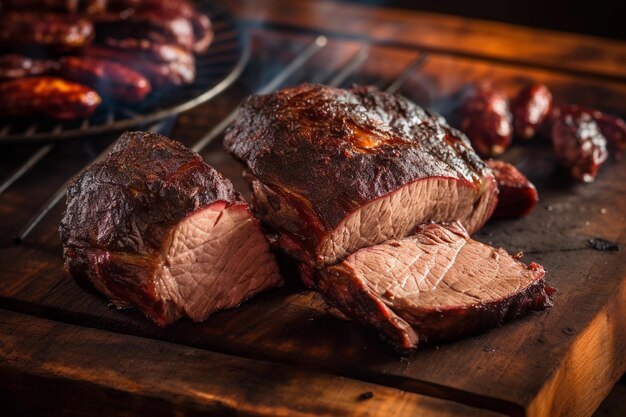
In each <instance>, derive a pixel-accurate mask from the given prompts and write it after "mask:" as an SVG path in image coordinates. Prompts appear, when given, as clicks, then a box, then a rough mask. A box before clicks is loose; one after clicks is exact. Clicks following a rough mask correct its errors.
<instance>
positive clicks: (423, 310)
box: [318, 223, 554, 349]
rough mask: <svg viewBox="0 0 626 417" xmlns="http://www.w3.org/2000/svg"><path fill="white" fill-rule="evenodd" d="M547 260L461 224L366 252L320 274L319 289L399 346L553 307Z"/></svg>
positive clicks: (431, 228) (432, 228) (422, 230)
mask: <svg viewBox="0 0 626 417" xmlns="http://www.w3.org/2000/svg"><path fill="white" fill-rule="evenodd" d="M544 274H545V271H544V269H543V267H542V266H541V265H538V264H535V263H531V264H530V265H529V266H526V265H524V264H523V263H522V262H520V261H519V260H517V259H516V258H514V257H512V256H510V255H509V254H507V253H506V251H505V250H503V249H495V248H492V247H490V246H487V245H485V244H482V243H480V242H476V241H474V240H471V239H470V238H469V236H468V235H467V232H466V231H465V229H463V227H462V226H461V225H460V224H458V223H453V224H449V225H439V224H428V225H423V226H420V227H419V228H418V231H417V234H416V235H414V236H411V237H407V238H404V239H399V240H398V239H394V240H390V241H388V242H385V243H383V244H381V245H376V246H372V247H370V248H365V249H361V250H359V251H357V252H355V253H354V254H352V255H350V256H349V257H348V258H347V259H346V260H345V261H343V262H342V263H340V264H338V265H334V266H330V267H327V268H326V269H325V270H322V271H320V272H319V273H318V275H319V280H318V285H319V290H320V292H321V293H322V295H323V296H324V297H325V299H326V300H327V301H328V302H329V304H330V305H331V306H333V307H335V308H337V309H338V310H339V311H340V312H342V313H343V314H344V315H346V316H347V317H349V318H352V319H354V320H357V321H359V322H361V323H363V324H366V325H369V326H373V327H374V328H375V329H377V330H378V331H379V332H381V333H382V335H383V336H385V337H386V338H388V339H389V340H390V341H391V342H392V343H393V344H394V345H395V346H396V347H398V348H400V349H412V348H414V347H415V346H416V345H417V343H418V341H422V342H425V341H429V342H435V341H445V340H451V339H456V338H459V337H463V336H466V335H469V334H472V333H476V332H480V331H484V330H486V329H489V328H491V327H494V326H497V325H499V324H501V323H502V322H504V321H506V320H511V319H514V318H517V317H520V316H522V315H524V314H527V313H528V312H530V311H532V310H543V309H544V308H546V307H549V306H551V305H552V302H551V300H550V297H549V295H550V294H551V293H552V292H553V291H554V289H552V288H550V287H547V286H546V285H545V283H544Z"/></svg>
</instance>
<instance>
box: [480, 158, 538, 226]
mask: <svg viewBox="0 0 626 417" xmlns="http://www.w3.org/2000/svg"><path fill="white" fill-rule="evenodd" d="M485 164H487V166H488V167H489V168H491V170H492V171H493V175H494V177H495V178H496V182H497V184H498V190H499V194H498V205H497V206H496V210H495V211H494V213H493V217H496V218H515V217H523V216H527V215H528V214H530V212H531V211H533V209H534V208H535V206H536V205H537V202H538V201H539V195H538V194H537V189H536V188H535V186H534V185H533V184H532V183H531V182H530V181H529V180H528V178H526V176H524V174H522V173H521V172H520V171H519V170H518V169H517V168H515V167H514V166H513V165H511V164H509V163H507V162H504V161H499V160H495V159H489V160H487V161H485Z"/></svg>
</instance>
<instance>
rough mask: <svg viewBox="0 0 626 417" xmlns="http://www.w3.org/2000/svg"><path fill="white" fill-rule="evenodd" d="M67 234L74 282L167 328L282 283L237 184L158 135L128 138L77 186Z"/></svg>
mask: <svg viewBox="0 0 626 417" xmlns="http://www.w3.org/2000/svg"><path fill="white" fill-rule="evenodd" d="M60 233H61V239H62V241H63V253H64V257H65V266H66V268H67V270H68V271H69V273H70V274H71V275H72V276H74V277H75V278H77V279H82V280H87V281H89V282H91V283H92V284H93V285H94V286H95V287H96V288H97V289H98V290H100V291H101V292H103V293H104V294H106V295H107V296H108V297H109V298H110V299H111V300H112V301H113V302H114V303H115V304H116V305H117V306H120V307H123V306H129V305H130V306H136V307H138V308H139V309H140V310H141V311H142V312H143V313H144V314H145V315H146V316H148V317H149V318H151V319H152V320H154V321H155V322H156V323H157V324H159V325H161V326H164V325H167V324H170V323H172V322H174V321H175V320H177V319H178V318H180V317H181V316H183V315H186V316H188V317H190V318H191V319H193V320H195V321H200V320H204V319H206V318H207V317H208V315H209V314H210V313H212V312H214V311H216V310H220V309H224V308H230V307H235V306H237V305H239V304H240V303H241V302H242V301H244V300H246V299H247V298H250V297H252V296H253V295H254V294H256V293H258V292H259V291H262V290H265V289H268V288H271V287H275V286H277V285H279V284H281V282H282V280H281V277H280V275H279V273H278V267H277V265H276V262H275V260H274V257H273V256H272V254H271V253H270V251H269V245H268V243H267V241H266V239H265V236H264V235H263V234H262V232H261V229H260V225H259V222H258V221H257V220H256V219H255V218H254V217H253V216H252V214H251V212H250V210H249V209H248V205H247V204H246V203H245V201H244V200H243V199H242V197H241V196H240V195H239V194H238V193H236V192H235V191H234V190H233V187H232V184H231V183H230V181H228V180H227V179H225V178H224V177H222V176H221V175H220V174H218V173H217V172H216V171H215V170H214V169H213V168H211V167H210V166H208V165H207V164H205V163H204V162H203V161H202V158H201V157H200V156H199V155H198V154H196V153H194V152H192V151H190V150H189V149H187V148H185V147H184V146H183V145H181V144H180V143H178V142H174V141H171V140H169V139H167V138H165V137H162V136H159V135H156V134H151V133H143V132H133V133H125V134H123V135H122V136H121V137H120V139H119V141H118V143H117V145H116V146H115V148H114V149H113V151H112V152H111V154H110V155H109V156H108V157H107V158H106V159H105V160H104V161H103V162H100V163H97V164H94V165H92V166H90V167H89V168H87V169H86V170H84V171H83V172H82V173H80V174H79V175H78V176H77V177H76V178H74V179H73V181H72V183H71V185H70V186H69V189H68V194H67V208H66V210H65V214H64V216H63V219H62V221H61V226H60Z"/></svg>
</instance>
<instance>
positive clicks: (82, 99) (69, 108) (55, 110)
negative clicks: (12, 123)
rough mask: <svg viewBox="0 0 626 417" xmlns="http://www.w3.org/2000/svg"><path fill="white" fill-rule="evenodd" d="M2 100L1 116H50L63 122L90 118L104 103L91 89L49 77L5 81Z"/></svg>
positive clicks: (0, 95) (2, 83)
mask: <svg viewBox="0 0 626 417" xmlns="http://www.w3.org/2000/svg"><path fill="white" fill-rule="evenodd" d="M0 97H2V99H1V100H0V117H25V116H35V115H46V116H48V117H51V118H53V119H59V120H72V119H78V118H82V117H88V116H89V115H91V114H92V113H93V112H94V111H95V110H96V108H97V107H98V106H99V105H100V103H101V102H102V99H101V98H100V96H99V95H98V93H96V92H95V91H94V90H92V89H91V88H89V87H86V86H84V85H82V84H77V83H73V82H70V81H66V80H63V79H61V78H57V77H47V76H45V77H28V78H18V79H14V80H9V81H4V82H1V83H0Z"/></svg>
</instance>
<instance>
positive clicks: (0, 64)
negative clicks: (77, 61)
mask: <svg viewBox="0 0 626 417" xmlns="http://www.w3.org/2000/svg"><path fill="white" fill-rule="evenodd" d="M55 65H56V64H55V62H53V61H50V60H48V59H34V58H30V57H27V56H24V55H19V54H7V55H2V56H0V80H8V79H13V78H22V77H27V76H32V75H44V74H47V73H48V72H50V71H51V70H52V69H53V68H54V67H55Z"/></svg>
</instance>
